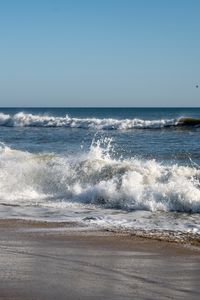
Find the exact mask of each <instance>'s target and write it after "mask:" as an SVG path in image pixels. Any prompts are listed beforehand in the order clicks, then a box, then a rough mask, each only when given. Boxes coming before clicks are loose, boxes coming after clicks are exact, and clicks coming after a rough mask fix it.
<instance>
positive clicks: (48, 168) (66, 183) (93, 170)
mask: <svg viewBox="0 0 200 300" xmlns="http://www.w3.org/2000/svg"><path fill="white" fill-rule="evenodd" d="M0 203H1V204H6V205H22V206H24V205H25V206H26V205H28V206H29V205H31V206H32V205H33V206H34V205H39V206H53V207H54V206H56V205H58V204H59V203H60V204H62V205H63V206H65V205H66V207H67V205H73V204H76V205H77V204H80V205H89V206H90V205H92V206H98V207H100V208H106V209H107V208H111V209H121V210H124V211H133V210H147V211H164V212H167V211H177V212H186V213H200V169H199V167H198V166H196V165H195V166H179V165H176V164H174V165H163V164H161V163H159V162H157V161H155V160H143V159H137V158H134V157H133V158H131V159H114V158H112V155H111V153H110V145H109V142H108V147H107V148H102V146H101V143H100V142H99V141H98V142H93V144H92V145H91V148H90V151H89V152H88V153H85V154H84V153H83V154H82V155H80V154H79V155H74V156H61V155H56V154H53V153H47V154H44V153H43V154H33V153H29V152H24V151H18V150H14V149H11V148H9V147H7V146H6V145H4V144H1V145H0Z"/></svg>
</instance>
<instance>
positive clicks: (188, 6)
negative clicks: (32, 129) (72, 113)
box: [0, 0, 200, 107]
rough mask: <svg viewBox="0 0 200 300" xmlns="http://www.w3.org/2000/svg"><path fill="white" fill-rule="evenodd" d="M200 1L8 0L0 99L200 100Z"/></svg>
mask: <svg viewBox="0 0 200 300" xmlns="http://www.w3.org/2000/svg"><path fill="white" fill-rule="evenodd" d="M199 15H200V1H199V0H34V1H33V0H17V1H16V0H0V106H1V107H3V106H14V107H18V106H21V107H24V106H25V107H33V106H43V107H45V106H47V107H50V106H51V107H57V106H60V107H70V106H72V107H76V106H77V107H85V106H93V107H96V106H98V107H100V106H109V107H112V106H120V107H121V106H128V107H135V106H140V107H143V106H146V107H151V106H164V107H167V106H200V105H199V104H200V86H199V88H196V85H197V84H200V17H199Z"/></svg>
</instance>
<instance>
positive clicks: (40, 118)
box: [0, 112, 200, 130]
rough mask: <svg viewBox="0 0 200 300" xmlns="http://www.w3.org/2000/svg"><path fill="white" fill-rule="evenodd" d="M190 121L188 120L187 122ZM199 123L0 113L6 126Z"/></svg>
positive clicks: (109, 126)
mask: <svg viewBox="0 0 200 300" xmlns="http://www.w3.org/2000/svg"><path fill="white" fill-rule="evenodd" d="M189 121H190V122H189ZM188 124H189V125H195V126H198V125H200V119H188V118H184V117H180V118H177V119H160V120H142V119H138V118H134V119H114V118H102V119H99V118H73V117H70V116H69V115H66V116H64V117H54V116H49V115H33V114H28V113H24V112H19V113H17V114H14V115H9V114H4V113H0V126H8V127H70V128H85V129H90V128H92V129H107V130H109V129H110V130H111V129H114V130H127V129H139V128H141V129H145V128H147V129H148V128H149V129H150V128H152V129H153V128H165V127H173V126H183V125H184V126H185V125H188Z"/></svg>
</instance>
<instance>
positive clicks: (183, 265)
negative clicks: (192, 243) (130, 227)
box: [0, 220, 200, 300]
mask: <svg viewBox="0 0 200 300" xmlns="http://www.w3.org/2000/svg"><path fill="white" fill-rule="evenodd" d="M199 283H200V248H197V247H196V248H195V247H189V246H185V245H180V244H176V243H168V242H164V241H156V240H149V239H144V238H139V237H135V236H129V235H127V234H116V233H115V234H113V233H110V232H106V231H105V232H103V231H92V230H88V229H87V228H84V227H80V228H78V227H76V226H75V225H74V226H73V224H71V225H70V224H63V223H60V224H53V223H42V222H28V221H19V220H0V299H12V300H24V299H27V300H29V299H31V300H33V299H34V300H35V299H37V300H46V299H48V300H51V299H52V300H56V299H59V300H62V299H69V300H71V299H73V300H76V299H113V300H118V299H200V285H199Z"/></svg>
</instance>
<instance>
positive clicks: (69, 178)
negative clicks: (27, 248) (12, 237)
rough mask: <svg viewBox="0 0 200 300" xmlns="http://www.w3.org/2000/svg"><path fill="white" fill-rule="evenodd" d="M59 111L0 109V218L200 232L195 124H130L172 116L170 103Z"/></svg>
mask: <svg viewBox="0 0 200 300" xmlns="http://www.w3.org/2000/svg"><path fill="white" fill-rule="evenodd" d="M75 112H76V111H75ZM56 113H57V112H55V113H54V114H51V115H50V114H49V113H47V112H46V111H41V112H40V113H38V111H37V112H35V113H34V111H33V110H31V111H27V112H17V111H15V110H14V109H13V111H3V112H1V113H0V126H1V133H0V140H1V143H0V217H1V218H22V219H36V220H46V221H56V222H57V221H58V222H60V221H63V222H75V223H77V224H82V225H84V226H90V227H91V226H92V227H100V228H104V229H109V230H129V231H132V232H135V231H138V230H139V231H140V230H142V231H145V232H147V233H148V232H149V234H152V232H154V233H155V232H159V233H160V232H161V233H162V234H163V235H164V233H166V232H173V233H175V234H176V236H179V235H180V233H181V234H195V235H200V166H199V141H198V135H199V127H198V126H197V127H196V126H192V127H191V126H190V127H189V128H187V129H183V130H182V129H180V130H167V131H157V130H156V131H152V130H150V131H148V130H145V131H144V130H142V131H136V132H135V131H129V130H127V129H134V128H136V129H138V128H141V129H152V128H160V129H161V128H164V126H167V125H170V126H171V125H172V124H176V122H177V120H178V119H179V120H180V115H181V113H180V114H177V113H176V114H175V113H174V112H171V111H169V112H168V113H165V114H166V116H165V118H163V116H162V115H161V114H160V112H159V114H158V113H157V112H156V113H157V115H158V116H157V118H155V116H156V113H155V111H154V113H152V112H151V114H150V113H149V112H148V114H149V115H148V116H145V112H144V111H143V118H142V117H141V115H140V114H138V112H137V115H134V114H133V116H130V115H129V112H127V111H126V112H125V113H124V116H123V115H122V116H121V118H119V116H118V115H116V114H112V112H110V113H109V114H108V111H103V113H102V115H99V111H98V112H97V113H96V117H94V113H93V114H91V112H88V111H87V112H84V114H85V115H84V114H83V112H82V111H81V114H80V112H79V115H78V113H77V116H75V117H73V116H72V117H69V112H68V114H65V113H66V110H64V111H63V110H61V111H60V114H59V115H56ZM61 113H62V114H61ZM70 113H71V111H70ZM105 113H107V115H106V117H103V115H105ZM117 113H118V112H117ZM141 113H142V112H141ZM146 114H147V112H146ZM131 117H132V118H131ZM159 117H160V118H159ZM194 117H195V118H196V119H195V120H197V117H198V116H196V115H195V116H194ZM181 118H183V117H181ZM187 120H189V121H191V116H190V115H189V116H187ZM192 120H194V118H193V119H192ZM195 125H196V124H195ZM111 128H112V129H116V130H110V129H111ZM85 129H89V130H88V131H85Z"/></svg>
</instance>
